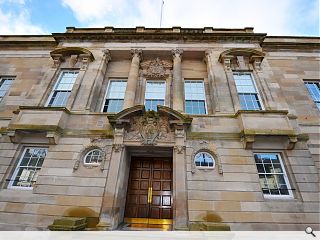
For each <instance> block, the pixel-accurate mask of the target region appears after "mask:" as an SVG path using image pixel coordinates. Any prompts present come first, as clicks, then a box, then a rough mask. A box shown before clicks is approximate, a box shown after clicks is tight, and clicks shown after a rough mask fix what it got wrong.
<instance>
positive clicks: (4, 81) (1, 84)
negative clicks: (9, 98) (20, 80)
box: [0, 78, 13, 101]
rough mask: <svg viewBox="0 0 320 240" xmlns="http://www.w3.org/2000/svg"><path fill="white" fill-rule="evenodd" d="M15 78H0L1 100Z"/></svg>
mask: <svg viewBox="0 0 320 240" xmlns="http://www.w3.org/2000/svg"><path fill="white" fill-rule="evenodd" d="M12 82H13V78H0V101H1V100H2V98H3V97H4V96H5V95H6V93H7V92H8V90H9V88H10V87H11V85H12Z"/></svg>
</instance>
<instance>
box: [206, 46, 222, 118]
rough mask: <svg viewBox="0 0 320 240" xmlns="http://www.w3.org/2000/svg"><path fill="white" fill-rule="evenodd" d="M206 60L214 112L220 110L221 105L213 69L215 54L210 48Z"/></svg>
mask: <svg viewBox="0 0 320 240" xmlns="http://www.w3.org/2000/svg"><path fill="white" fill-rule="evenodd" d="M204 60H205V62H206V64H207V72H208V81H209V92H210V93H212V94H209V95H210V96H211V99H210V100H211V102H212V103H213V106H214V109H213V112H219V111H220V106H219V97H218V91H217V82H216V80H215V77H214V71H213V64H214V63H213V56H212V52H211V51H210V50H207V51H206V57H205V59H204Z"/></svg>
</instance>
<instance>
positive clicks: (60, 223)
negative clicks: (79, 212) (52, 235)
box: [48, 217, 87, 231]
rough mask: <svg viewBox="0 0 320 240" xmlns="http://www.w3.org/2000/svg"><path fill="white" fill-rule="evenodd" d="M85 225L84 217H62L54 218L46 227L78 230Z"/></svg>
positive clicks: (58, 229) (52, 229)
mask: <svg viewBox="0 0 320 240" xmlns="http://www.w3.org/2000/svg"><path fill="white" fill-rule="evenodd" d="M86 226H87V223H86V219H85V218H76V217H62V218H58V219H55V220H54V221H53V224H51V225H49V226H48V228H49V230H51V231H79V230H84V229H85V228H86Z"/></svg>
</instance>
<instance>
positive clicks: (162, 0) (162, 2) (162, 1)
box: [160, 0, 164, 28]
mask: <svg viewBox="0 0 320 240" xmlns="http://www.w3.org/2000/svg"><path fill="white" fill-rule="evenodd" d="M163 4H164V0H161V12H160V28H161V24H162V8H163Z"/></svg>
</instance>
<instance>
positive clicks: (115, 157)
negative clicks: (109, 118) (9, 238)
mask: <svg viewBox="0 0 320 240" xmlns="http://www.w3.org/2000/svg"><path fill="white" fill-rule="evenodd" d="M123 136H124V129H123V128H121V127H120V128H117V127H115V129H114V141H113V149H112V155H111V160H110V165H109V170H108V177H107V181H106V186H105V190H104V194H103V199H102V206H101V213H100V222H99V224H98V225H97V228H98V229H99V230H113V229H114V228H116V227H117V220H118V219H119V217H118V215H119V211H118V209H117V202H116V199H117V196H118V194H119V193H118V189H119V175H120V174H121V162H122V160H123V153H124V145H123Z"/></svg>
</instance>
